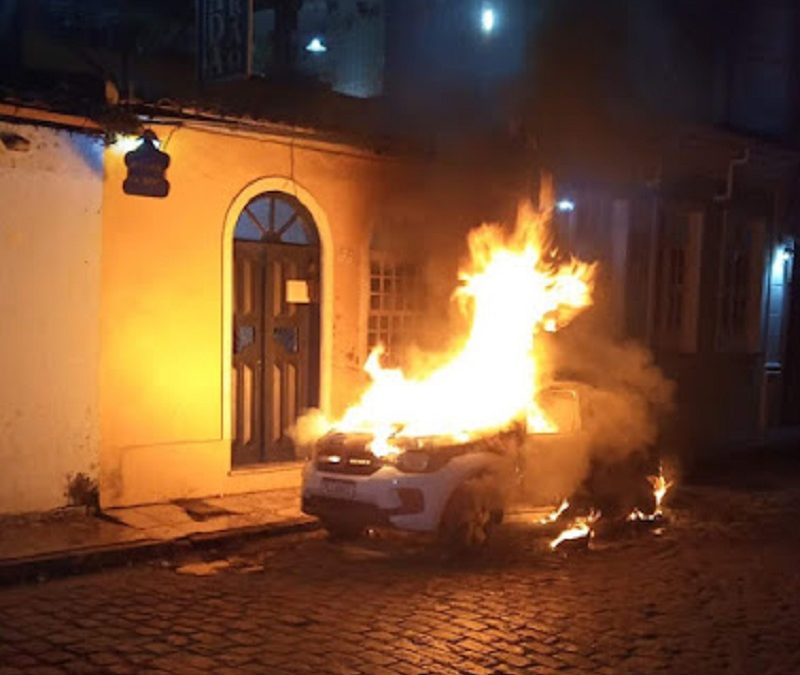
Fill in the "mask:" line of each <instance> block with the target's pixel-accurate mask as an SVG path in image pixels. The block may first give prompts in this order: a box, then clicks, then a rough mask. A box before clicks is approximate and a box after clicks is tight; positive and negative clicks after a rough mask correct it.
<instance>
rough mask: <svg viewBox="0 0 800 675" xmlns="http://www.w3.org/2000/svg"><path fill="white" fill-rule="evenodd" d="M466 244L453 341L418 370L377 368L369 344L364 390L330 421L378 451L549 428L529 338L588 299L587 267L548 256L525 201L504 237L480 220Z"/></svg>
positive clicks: (540, 226)
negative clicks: (412, 441)
mask: <svg viewBox="0 0 800 675" xmlns="http://www.w3.org/2000/svg"><path fill="white" fill-rule="evenodd" d="M468 243H469V250H470V261H469V264H468V265H467V267H466V268H465V269H463V270H462V271H461V272H460V274H459V279H460V282H461V285H460V286H459V287H458V288H457V290H456V291H455V294H454V299H455V301H456V302H457V303H458V308H459V310H460V311H461V312H462V313H463V314H464V315H465V316H466V317H468V318H469V319H470V328H469V331H468V334H467V335H466V337H465V339H464V340H463V341H462V342H461V344H460V346H459V347H458V348H457V349H455V350H454V351H453V352H452V353H450V354H448V355H446V356H444V357H443V358H442V359H441V360H440V361H439V365H438V367H436V368H434V369H432V370H429V371H427V372H404V371H402V370H400V369H392V368H384V367H383V366H382V365H381V363H380V357H381V354H382V349H381V348H378V349H376V350H374V351H373V352H372V353H371V354H370V355H369V358H368V359H367V362H366V365H365V370H366V372H367V373H368V374H369V375H370V378H371V379H372V384H371V386H370V387H369V388H368V389H367V391H366V392H365V393H364V394H363V396H362V397H361V400H360V401H359V402H358V403H357V404H356V405H354V406H352V407H351V408H349V409H348V410H347V411H346V412H345V414H344V416H343V417H342V418H341V419H340V420H339V421H338V422H337V423H336V424H334V425H333V428H334V429H335V430H337V431H342V432H362V433H369V434H372V436H373V440H372V443H371V446H370V449H371V450H372V451H373V452H374V453H375V454H376V455H378V456H386V455H392V454H397V453H398V452H399V448H398V447H396V446H395V445H394V444H393V441H394V438H395V437H396V436H398V435H402V436H404V437H438V438H444V439H447V440H454V441H456V442H464V441H466V440H469V439H472V438H476V437H480V436H483V435H488V434H490V433H494V432H496V431H498V430H500V429H502V428H504V427H507V426H508V425H510V424H511V423H513V422H514V421H515V420H525V421H526V423H527V426H528V429H529V431H539V432H553V431H557V429H556V428H555V426H554V424H553V423H552V422H551V421H550V420H549V419H548V418H547V416H546V415H545V413H544V412H543V411H542V410H541V409H540V408H539V406H538V405H537V404H536V401H535V398H536V393H537V392H538V391H539V388H540V387H541V381H540V380H541V377H540V370H541V369H540V367H539V365H540V364H539V363H538V358H539V357H538V356H537V352H536V350H535V349H534V342H535V341H534V336H535V334H536V333H537V332H539V331H541V330H548V331H553V330H556V329H557V328H558V327H562V326H564V325H565V324H566V323H568V322H569V321H570V320H571V319H572V318H573V317H574V316H575V315H576V314H577V313H578V312H579V311H581V310H582V309H583V308H585V307H587V306H588V305H589V304H591V292H592V282H593V275H594V266H593V265H589V264H586V263H582V262H579V261H577V260H574V259H569V260H560V261H559V260H557V259H556V253H557V252H556V251H555V249H554V248H553V246H552V244H551V243H550V240H549V239H548V237H547V235H546V217H545V215H544V214H541V213H537V212H535V211H534V210H533V208H532V207H531V206H530V205H529V204H523V205H521V206H520V210H519V214H518V218H517V224H516V228H515V230H514V232H513V233H511V234H510V235H509V234H508V233H507V232H506V231H504V230H503V228H502V227H500V226H498V225H483V226H481V227H480V228H477V229H475V230H473V231H471V232H470V234H469V238H468Z"/></svg>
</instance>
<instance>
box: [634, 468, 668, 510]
mask: <svg viewBox="0 0 800 675" xmlns="http://www.w3.org/2000/svg"><path fill="white" fill-rule="evenodd" d="M647 480H648V481H649V482H650V485H652V486H653V497H654V498H655V500H656V506H655V510H654V511H653V513H644V512H642V511H641V510H640V509H634V510H633V511H631V512H630V513H629V514H628V517H627V519H626V520H629V521H633V520H657V519H658V518H661V517H663V515H664V512H663V511H662V509H661V502H662V501H663V500H664V496H665V495H666V494H667V492H668V491H669V489H670V488H671V487H672V481H668V480H667V479H666V478H665V477H664V467H663V466H662V465H661V463H659V465H658V475H657V476H648V477H647Z"/></svg>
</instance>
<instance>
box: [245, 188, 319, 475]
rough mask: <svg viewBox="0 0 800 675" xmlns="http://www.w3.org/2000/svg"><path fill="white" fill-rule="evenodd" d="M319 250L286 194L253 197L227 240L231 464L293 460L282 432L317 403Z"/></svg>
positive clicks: (307, 218)
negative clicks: (229, 245) (230, 302)
mask: <svg viewBox="0 0 800 675" xmlns="http://www.w3.org/2000/svg"><path fill="white" fill-rule="evenodd" d="M319 270H320V246H319V235H318V232H317V228H316V225H315V223H314V221H313V218H312V217H311V215H310V213H309V212H308V210H307V209H306V208H305V207H304V206H303V205H302V204H301V203H300V201H299V200H298V199H296V198H295V197H294V196H293V195H290V194H287V193H283V192H264V193H261V194H259V195H257V196H255V197H253V198H252V199H251V200H250V201H249V202H248V203H247V204H246V205H245V207H244V208H243V209H242V212H241V213H240V214H239V217H238V220H237V222H236V229H235V231H234V242H233V340H232V349H233V369H232V374H231V378H232V381H231V394H232V396H231V399H232V415H231V427H232V445H231V447H232V463H233V466H239V467H240V466H244V465H249V464H261V463H264V462H285V461H293V460H295V459H298V457H297V452H296V449H295V446H294V443H293V442H292V439H291V438H290V436H289V434H288V432H289V430H290V429H291V427H292V425H293V424H294V423H295V421H296V419H297V417H298V415H299V414H301V413H302V411H303V410H304V409H306V408H309V407H317V406H318V405H319V389H320V382H319V380H320V358H319V357H320V311H319V310H320V303H319V285H320V274H319Z"/></svg>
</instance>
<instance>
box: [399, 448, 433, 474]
mask: <svg viewBox="0 0 800 675" xmlns="http://www.w3.org/2000/svg"><path fill="white" fill-rule="evenodd" d="M430 460H431V458H430V455H429V454H428V453H427V452H420V451H419V450H406V451H405V452H403V453H401V454H400V456H399V457H398V458H397V468H398V469H400V471H407V472H408V473H422V472H423V471H427V470H428V467H429V466H430V463H431V461H430Z"/></svg>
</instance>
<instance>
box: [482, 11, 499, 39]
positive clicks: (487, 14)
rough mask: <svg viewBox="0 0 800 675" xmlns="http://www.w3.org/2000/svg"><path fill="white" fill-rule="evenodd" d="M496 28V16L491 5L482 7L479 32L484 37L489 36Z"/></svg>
mask: <svg viewBox="0 0 800 675" xmlns="http://www.w3.org/2000/svg"><path fill="white" fill-rule="evenodd" d="M496 27H497V14H496V13H495V11H494V7H492V6H491V5H484V6H483V8H482V9H481V30H482V31H483V33H484V35H489V34H490V33H492V32H494V29H495V28H496Z"/></svg>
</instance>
